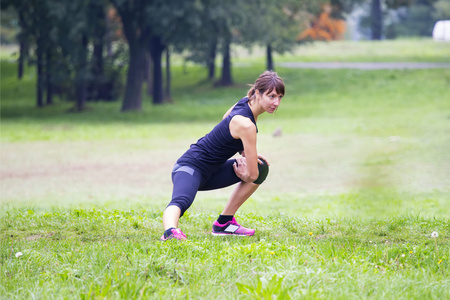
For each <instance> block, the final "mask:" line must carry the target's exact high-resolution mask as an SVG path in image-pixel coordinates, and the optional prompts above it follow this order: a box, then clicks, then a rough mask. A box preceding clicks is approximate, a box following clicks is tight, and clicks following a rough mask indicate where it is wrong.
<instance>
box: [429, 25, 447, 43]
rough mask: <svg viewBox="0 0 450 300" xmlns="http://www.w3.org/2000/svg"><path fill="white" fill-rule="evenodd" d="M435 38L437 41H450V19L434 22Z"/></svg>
mask: <svg viewBox="0 0 450 300" xmlns="http://www.w3.org/2000/svg"><path fill="white" fill-rule="evenodd" d="M433 39H434V40H435V41H445V42H450V20H445V21H437V22H436V24H434V28H433Z"/></svg>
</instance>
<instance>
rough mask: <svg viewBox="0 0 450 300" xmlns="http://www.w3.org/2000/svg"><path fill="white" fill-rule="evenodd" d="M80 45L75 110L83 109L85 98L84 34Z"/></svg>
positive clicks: (85, 57)
mask: <svg viewBox="0 0 450 300" xmlns="http://www.w3.org/2000/svg"><path fill="white" fill-rule="evenodd" d="M81 43H82V46H81V47H80V53H79V60H80V61H79V64H80V65H79V66H78V70H77V104H76V110H77V111H82V110H84V107H85V104H86V98H87V51H88V49H87V46H88V38H87V35H86V34H83V36H82V38H81Z"/></svg>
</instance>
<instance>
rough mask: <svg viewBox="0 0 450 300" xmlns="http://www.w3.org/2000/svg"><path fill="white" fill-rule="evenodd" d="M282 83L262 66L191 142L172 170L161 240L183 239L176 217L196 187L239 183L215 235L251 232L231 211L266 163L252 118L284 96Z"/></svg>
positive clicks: (265, 171) (261, 174)
mask: <svg viewBox="0 0 450 300" xmlns="http://www.w3.org/2000/svg"><path fill="white" fill-rule="evenodd" d="M284 89H285V88H284V83H283V80H282V79H281V78H280V77H278V75H277V73H275V72H272V71H265V72H264V73H262V74H261V75H260V76H259V77H258V79H257V80H256V82H255V84H254V85H253V86H252V87H251V88H250V90H249V91H248V93H247V96H246V97H244V98H242V99H241V100H239V102H238V103H236V104H235V105H234V106H233V107H231V108H230V109H229V110H228V111H227V112H226V113H225V115H224V117H223V120H222V121H221V122H220V123H219V124H218V125H216V127H214V129H213V130H212V131H211V132H210V133H208V134H207V135H205V136H204V137H203V138H201V139H199V140H198V141H197V143H195V144H193V145H191V147H190V149H189V150H188V151H186V152H185V153H184V154H183V155H182V156H181V158H179V159H178V161H177V163H176V164H175V167H174V169H173V171H172V181H173V194H172V201H171V202H170V203H169V205H168V206H167V208H166V210H165V211H164V215H163V225H164V230H165V231H164V234H163V236H162V237H161V240H162V241H165V240H168V239H172V238H175V239H179V240H184V239H186V235H185V234H184V233H183V232H182V231H181V230H180V229H179V228H178V220H179V219H180V217H181V216H182V215H183V214H184V212H185V211H186V210H187V209H188V208H189V207H190V206H191V204H192V202H193V201H194V198H195V195H196V194H197V191H204V190H213V189H219V188H223V187H227V186H230V185H232V184H235V183H238V185H237V186H236V188H235V190H234V191H233V193H232V195H231V197H230V198H229V199H228V202H227V203H226V205H225V208H224V209H223V211H222V213H221V214H220V216H219V218H218V219H217V220H216V221H215V222H214V224H213V228H212V234H213V235H241V236H251V235H253V234H254V233H255V230H254V229H249V228H245V227H243V226H241V225H239V224H238V223H237V221H236V219H235V218H234V214H235V213H236V211H237V210H238V209H239V207H240V206H241V205H242V204H243V203H244V202H245V201H246V200H247V199H248V198H249V197H250V196H251V195H252V194H253V192H255V191H256V189H257V188H258V187H259V185H260V184H261V183H262V182H263V181H264V180H265V178H266V177H267V174H268V172H269V166H268V163H267V161H266V159H264V158H263V157H262V156H261V155H259V154H258V152H257V150H256V133H257V132H258V129H257V126H256V120H257V119H258V116H259V115H260V114H262V113H264V112H268V113H270V114H272V113H274V112H275V111H276V110H277V108H278V106H279V105H280V102H281V98H282V97H283V96H284ZM237 152H240V154H241V155H242V156H241V157H238V158H236V159H230V158H231V157H232V156H234V155H235V154H236V153H237Z"/></svg>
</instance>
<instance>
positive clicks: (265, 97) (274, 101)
mask: <svg viewBox="0 0 450 300" xmlns="http://www.w3.org/2000/svg"><path fill="white" fill-rule="evenodd" d="M260 97H261V98H260V100H259V103H260V105H261V106H262V107H263V108H264V110H265V111H266V112H268V113H269V114H272V113H274V112H275V111H276V110H277V108H278V106H280V103H281V98H282V97H283V95H282V94H277V91H276V90H275V89H273V90H271V91H266V92H265V93H264V94H262V95H261V94H260Z"/></svg>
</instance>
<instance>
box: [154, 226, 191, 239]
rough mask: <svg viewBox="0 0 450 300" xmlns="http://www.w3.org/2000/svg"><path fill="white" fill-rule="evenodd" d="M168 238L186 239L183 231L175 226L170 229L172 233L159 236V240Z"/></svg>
mask: <svg viewBox="0 0 450 300" xmlns="http://www.w3.org/2000/svg"><path fill="white" fill-rule="evenodd" d="M170 239H177V240H185V239H186V235H185V234H184V233H183V231H181V229H178V228H175V229H172V233H171V234H170V235H169V236H167V237H166V236H164V234H163V235H162V236H161V239H160V240H161V241H162V242H164V241H167V240H170Z"/></svg>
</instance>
